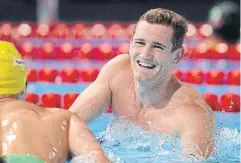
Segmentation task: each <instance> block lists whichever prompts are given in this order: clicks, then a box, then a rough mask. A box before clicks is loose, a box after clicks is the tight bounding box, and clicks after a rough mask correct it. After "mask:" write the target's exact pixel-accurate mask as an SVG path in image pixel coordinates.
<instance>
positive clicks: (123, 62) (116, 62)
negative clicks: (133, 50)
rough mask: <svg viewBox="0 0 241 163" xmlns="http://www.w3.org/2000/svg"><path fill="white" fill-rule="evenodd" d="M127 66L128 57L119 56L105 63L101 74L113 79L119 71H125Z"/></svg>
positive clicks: (126, 55) (128, 62) (128, 63)
mask: <svg viewBox="0 0 241 163" xmlns="http://www.w3.org/2000/svg"><path fill="white" fill-rule="evenodd" d="M128 65H130V59H129V55H128V54H121V55H118V56H116V57H115V58H113V59H111V60H110V61H109V62H107V63H106V64H105V65H104V66H103V68H102V70H101V73H105V74H108V76H109V77H111V78H113V77H114V76H115V75H116V74H118V73H119V72H120V71H121V70H123V69H125V68H126V67H127V66H128Z"/></svg>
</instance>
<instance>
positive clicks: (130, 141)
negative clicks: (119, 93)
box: [97, 119, 240, 163]
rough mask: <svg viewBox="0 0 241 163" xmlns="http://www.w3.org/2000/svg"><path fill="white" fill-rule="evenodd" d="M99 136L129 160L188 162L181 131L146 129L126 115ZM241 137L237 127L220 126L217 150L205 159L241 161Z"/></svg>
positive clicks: (216, 162) (107, 147) (106, 146)
mask: <svg viewBox="0 0 241 163" xmlns="http://www.w3.org/2000/svg"><path fill="white" fill-rule="evenodd" d="M97 138H98V140H99V141H100V142H101V145H102V147H103V148H104V150H105V151H106V153H108V152H109V153H110V152H112V156H115V159H116V158H118V159H120V160H124V161H125V162H126V163H129V162H131V163H146V162H150V163H160V162H162V163H184V162H185V163H186V162H187V160H185V158H184V157H182V155H181V144H180V135H179V134H177V135H176V136H174V137H170V136H168V135H164V134H159V133H155V132H151V131H145V130H143V129H142V128H140V127H139V126H137V125H135V124H133V123H131V122H129V121H126V120H123V119H113V120H112V121H111V123H110V124H109V125H108V127H107V128H106V130H105V131H103V132H101V133H99V134H98V135H97ZM239 140H240V133H239V132H238V130H237V129H230V128H219V129H218V131H217V133H216V139H215V141H216V147H215V154H214V155H213V156H211V157H209V158H208V159H207V160H205V161H202V163H220V162H239V156H240V153H239V151H240V141H239ZM107 155H108V154H107ZM115 162H117V161H115Z"/></svg>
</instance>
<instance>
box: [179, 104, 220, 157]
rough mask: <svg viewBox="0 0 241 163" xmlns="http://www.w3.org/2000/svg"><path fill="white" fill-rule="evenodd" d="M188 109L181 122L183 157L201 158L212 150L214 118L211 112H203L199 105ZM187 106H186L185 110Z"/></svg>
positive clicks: (208, 154)
mask: <svg viewBox="0 0 241 163" xmlns="http://www.w3.org/2000/svg"><path fill="white" fill-rule="evenodd" d="M194 107H197V108H195V109H190V110H194V111H190V112H191V113H187V116H186V117H185V121H184V122H183V124H184V125H183V126H184V127H183V128H182V131H181V133H182V136H181V144H182V150H183V151H182V152H183V154H184V156H185V157H187V158H189V159H191V160H193V161H194V160H195V159H197V160H203V159H206V158H208V157H209V156H210V155H212V154H213V152H214V145H215V144H214V133H215V119H214V116H213V115H212V113H211V112H203V110H204V109H203V108H202V107H200V106H194ZM187 109H188V106H186V110H187Z"/></svg>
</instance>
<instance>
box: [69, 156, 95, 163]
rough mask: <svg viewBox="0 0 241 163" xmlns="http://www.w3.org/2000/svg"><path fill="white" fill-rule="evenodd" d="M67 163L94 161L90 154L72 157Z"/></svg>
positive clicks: (88, 162) (90, 162)
mask: <svg viewBox="0 0 241 163" xmlns="http://www.w3.org/2000/svg"><path fill="white" fill-rule="evenodd" d="M69 163H95V160H94V158H93V157H92V156H91V154H86V155H82V156H78V157H74V158H73V159H72V160H71V161H70V162H69Z"/></svg>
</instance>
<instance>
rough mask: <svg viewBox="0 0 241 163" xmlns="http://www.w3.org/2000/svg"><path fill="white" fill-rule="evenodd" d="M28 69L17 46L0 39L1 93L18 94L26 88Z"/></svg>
mask: <svg viewBox="0 0 241 163" xmlns="http://www.w3.org/2000/svg"><path fill="white" fill-rule="evenodd" d="M26 80H27V70H26V67H25V65H24V60H23V58H22V56H21V54H19V52H18V50H17V49H16V47H15V46H14V45H13V44H12V43H10V42H6V41H0V94H18V93H20V92H22V91H23V90H24V89H25V85H26Z"/></svg>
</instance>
